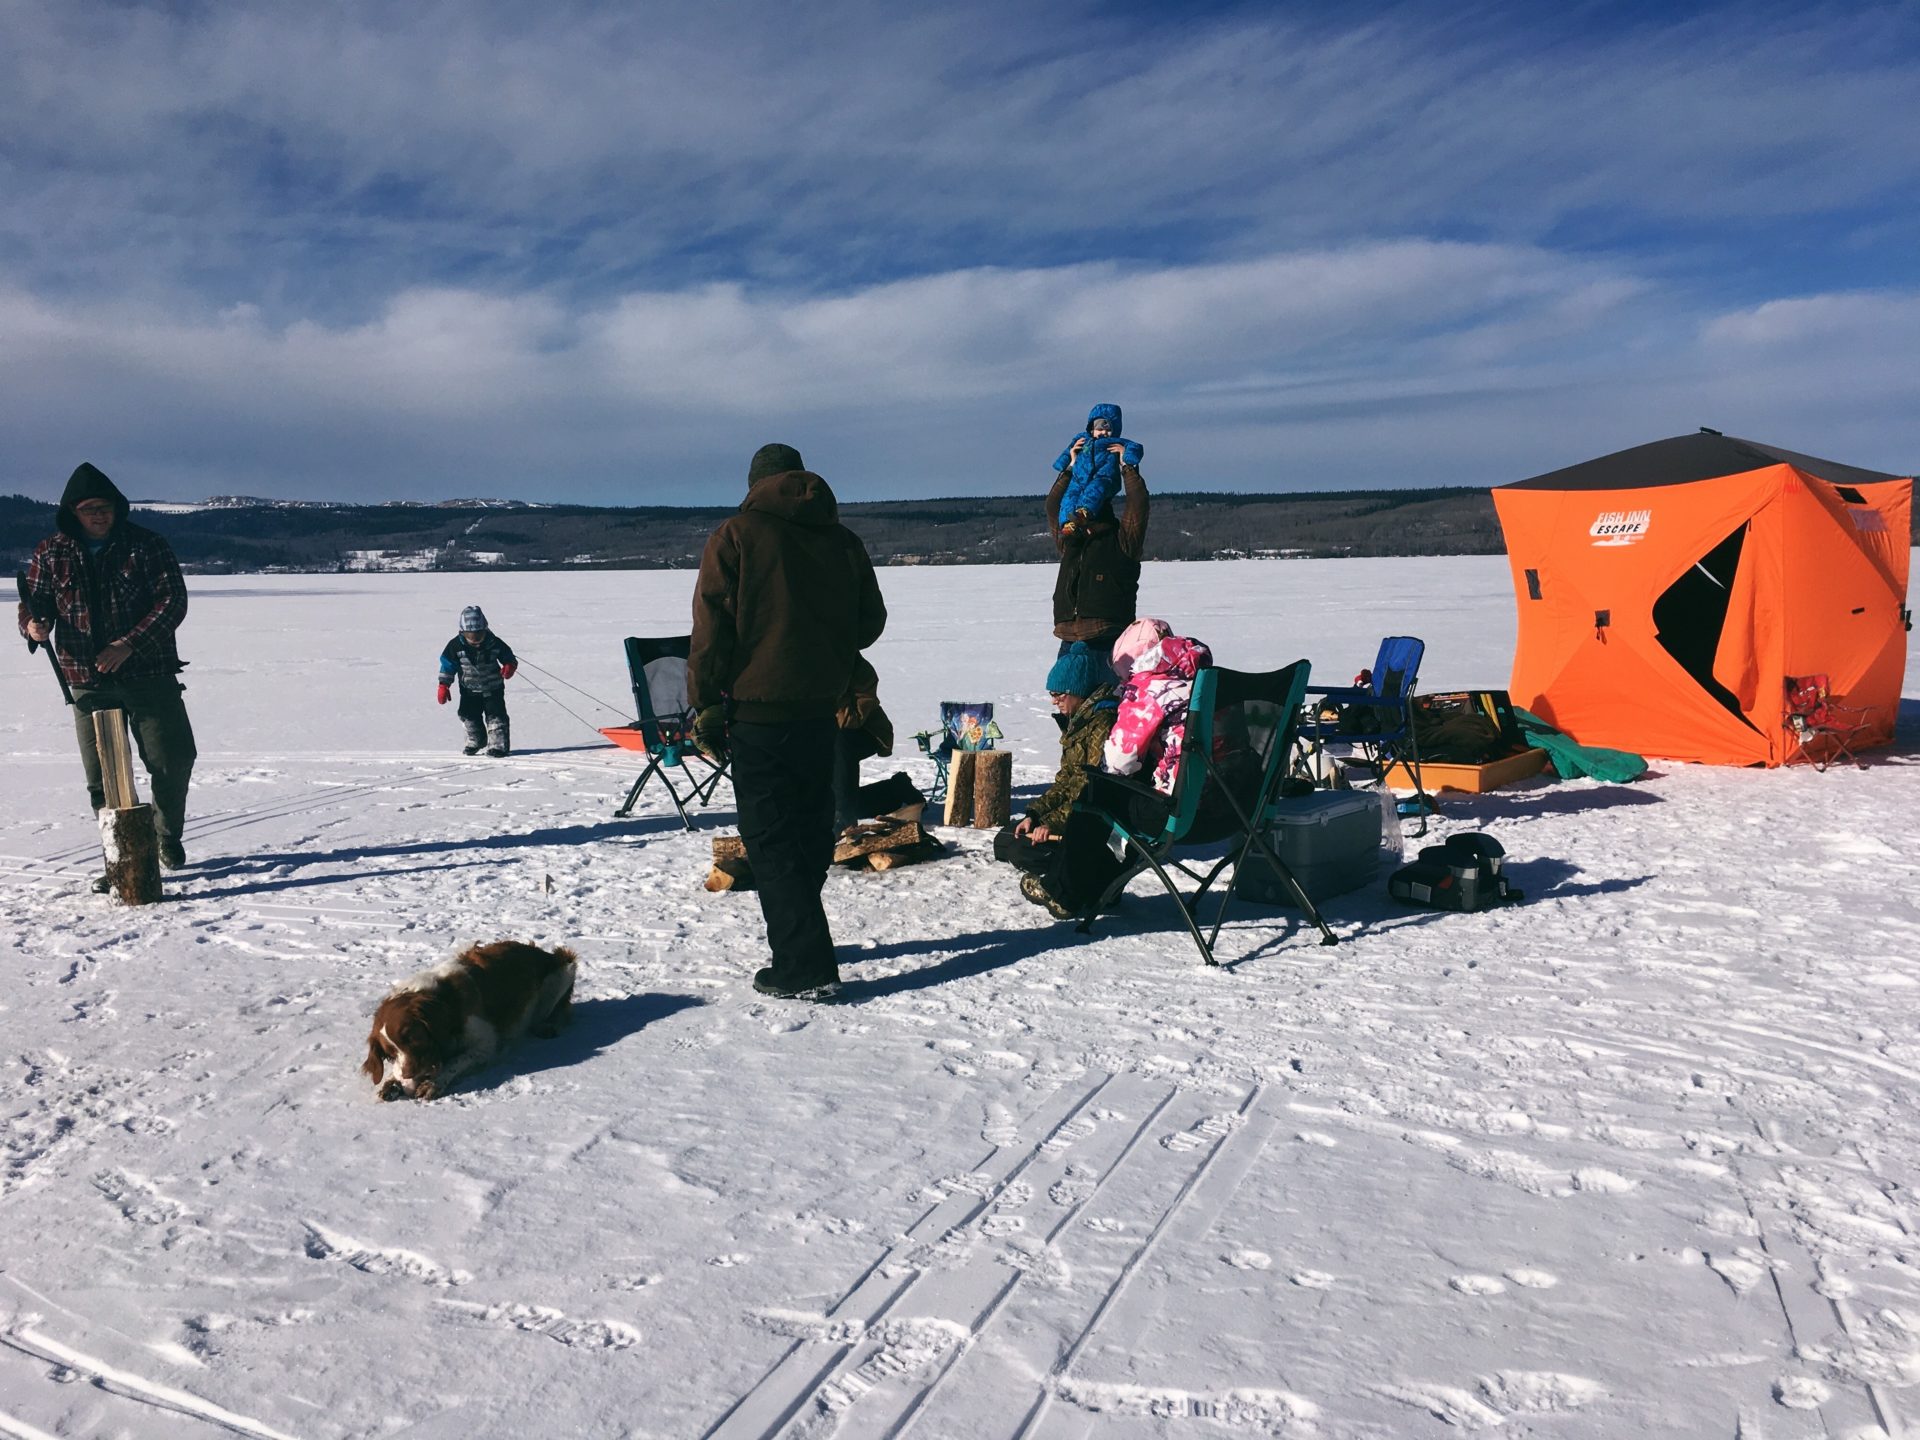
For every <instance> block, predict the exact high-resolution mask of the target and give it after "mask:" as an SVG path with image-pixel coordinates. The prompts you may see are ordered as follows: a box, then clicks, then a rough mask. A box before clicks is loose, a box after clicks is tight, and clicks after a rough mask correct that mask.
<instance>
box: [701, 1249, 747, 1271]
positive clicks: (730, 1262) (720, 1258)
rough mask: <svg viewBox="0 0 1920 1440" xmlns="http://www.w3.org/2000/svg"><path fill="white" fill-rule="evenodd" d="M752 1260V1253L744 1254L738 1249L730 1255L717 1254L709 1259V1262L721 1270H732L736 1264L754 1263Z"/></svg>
mask: <svg viewBox="0 0 1920 1440" xmlns="http://www.w3.org/2000/svg"><path fill="white" fill-rule="evenodd" d="M752 1260H753V1257H752V1256H751V1255H747V1254H743V1253H742V1252H740V1251H738V1250H736V1251H734V1252H733V1253H731V1254H729V1255H715V1256H713V1257H711V1258H710V1259H709V1260H708V1261H707V1264H709V1265H712V1266H715V1267H717V1268H718V1269H721V1270H731V1269H733V1268H734V1266H736V1265H747V1264H750V1263H752Z"/></svg>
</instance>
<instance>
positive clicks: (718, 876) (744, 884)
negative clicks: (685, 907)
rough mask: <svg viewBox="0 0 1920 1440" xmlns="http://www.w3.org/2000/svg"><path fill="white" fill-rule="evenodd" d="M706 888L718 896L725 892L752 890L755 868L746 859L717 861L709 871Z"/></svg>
mask: <svg viewBox="0 0 1920 1440" xmlns="http://www.w3.org/2000/svg"><path fill="white" fill-rule="evenodd" d="M706 888H707V889H708V890H709V891H711V892H712V893H714V894H716V895H717V894H719V893H720V892H722V891H725V890H751V889H753V867H752V866H750V865H748V864H747V862H746V859H745V858H744V857H742V858H739V859H728V860H716V861H714V862H713V866H712V868H711V869H709V870H708V871H707V879H706Z"/></svg>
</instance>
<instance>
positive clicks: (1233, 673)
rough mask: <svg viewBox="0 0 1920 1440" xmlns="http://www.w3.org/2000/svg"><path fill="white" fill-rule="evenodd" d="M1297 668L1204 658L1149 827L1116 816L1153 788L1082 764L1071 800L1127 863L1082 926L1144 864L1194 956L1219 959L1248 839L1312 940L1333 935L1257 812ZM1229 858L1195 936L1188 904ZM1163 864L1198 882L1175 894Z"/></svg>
mask: <svg viewBox="0 0 1920 1440" xmlns="http://www.w3.org/2000/svg"><path fill="white" fill-rule="evenodd" d="M1307 673H1308V665H1307V662H1306V661H1305V660H1296V661H1295V662H1294V663H1293V664H1291V665H1289V666H1287V667H1286V668H1285V669H1282V670H1269V671H1264V672H1247V671H1241V670H1226V669H1222V668H1219V667H1213V668H1210V669H1206V670H1202V671H1201V672H1200V673H1199V674H1198V675H1197V676H1195V677H1194V682H1193V694H1192V696H1191V698H1190V699H1189V700H1188V702H1187V731H1186V737H1185V741H1184V743H1183V744H1182V745H1181V747H1180V768H1179V770H1178V771H1177V772H1176V774H1175V776H1174V782H1173V810H1172V813H1171V814H1169V815H1168V817H1167V819H1166V822H1165V823H1164V824H1163V825H1162V826H1161V827H1160V829H1159V830H1158V831H1157V832H1155V833H1141V832H1140V831H1137V830H1136V829H1135V828H1134V827H1133V825H1132V824H1131V823H1130V822H1129V821H1128V819H1127V818H1126V817H1127V816H1128V814H1129V812H1130V811H1131V810H1132V808H1133V807H1132V805H1131V804H1130V803H1129V802H1130V801H1132V800H1133V799H1135V798H1136V797H1139V798H1145V797H1148V796H1154V795H1158V794H1159V792H1158V791H1156V790H1155V789H1154V788H1153V787H1152V786H1151V785H1145V784H1142V783H1140V782H1139V781H1136V780H1132V779H1128V778H1126V777H1124V776H1120V775H1113V774H1110V773H1108V772H1107V771H1104V770H1089V771H1088V772H1087V784H1086V788H1085V789H1084V790H1082V791H1081V792H1080V799H1079V800H1078V801H1077V802H1075V807H1076V809H1077V808H1080V807H1085V808H1087V809H1090V810H1092V811H1094V812H1095V813H1096V814H1098V815H1100V816H1101V817H1102V818H1103V819H1105V820H1107V821H1108V822H1109V823H1110V824H1111V825H1112V826H1113V835H1114V839H1115V840H1117V841H1119V842H1120V843H1121V844H1123V845H1125V847H1126V851H1127V854H1126V856H1125V857H1124V858H1126V859H1127V860H1128V862H1129V863H1128V864H1127V865H1126V867H1125V868H1124V869H1123V870H1122V871H1121V872H1120V874H1119V875H1118V876H1117V877H1116V878H1115V879H1114V881H1113V883H1112V884H1111V885H1109V886H1108V887H1107V889H1106V893H1105V894H1103V895H1101V896H1100V897H1099V898H1098V899H1097V900H1095V901H1094V902H1093V903H1092V904H1091V905H1089V906H1088V908H1087V910H1086V911H1085V912H1084V913H1083V914H1082V915H1081V917H1080V927H1079V928H1080V932H1081V933H1082V934H1086V933H1088V932H1089V931H1091V930H1092V928H1093V920H1094V916H1096V915H1097V914H1099V913H1100V912H1101V911H1102V910H1105V909H1107V908H1108V907H1109V906H1111V905H1112V904H1113V902H1114V901H1115V900H1117V899H1119V898H1120V893H1121V892H1122V891H1123V890H1125V889H1126V888H1127V885H1128V884H1129V883H1130V882H1131V881H1132V880H1133V879H1134V877H1136V876H1137V875H1139V874H1141V873H1142V872H1143V871H1146V870H1151V871H1153V873H1154V874H1155V875H1156V876H1158V877H1159V879H1160V883H1161V884H1162V885H1165V886H1166V887H1167V893H1168V894H1169V895H1171V896H1172V897H1173V903H1174V904H1175V905H1177V906H1178V907H1179V909H1180V918H1181V919H1182V920H1184V921H1185V922H1186V925H1187V933H1188V934H1189V935H1191V936H1192V937H1193V943H1194V944H1195V945H1197V946H1199V947H1200V957H1201V959H1203V960H1205V961H1206V962H1207V964H1209V965H1217V964H1219V963H1220V962H1219V961H1218V960H1216V959H1215V958H1214V953H1213V947H1214V943H1215V942H1216V941H1217V940H1218V939H1219V938H1220V927H1221V926H1222V925H1224V924H1225V923H1226V918H1227V904H1228V902H1229V901H1231V900H1232V899H1233V892H1234V890H1235V888H1236V887H1237V886H1238V884H1239V881H1240V867H1241V866H1242V865H1243V864H1245V863H1246V860H1247V858H1248V856H1250V855H1251V854H1252V853H1253V851H1254V848H1255V847H1256V846H1257V847H1258V848H1259V851H1260V854H1261V855H1262V856H1263V857H1264V858H1265V859H1266V861H1267V863H1268V864H1270V865H1272V866H1273V869H1274V873H1275V874H1277V875H1278V876H1279V877H1280V878H1281V881H1282V882H1283V883H1284V884H1285V885H1286V886H1287V887H1288V888H1289V889H1290V890H1291V891H1292V892H1293V895H1294V898H1295V899H1296V900H1297V901H1298V902H1299V905H1300V908H1301V910H1302V911H1304V912H1305V914H1306V916H1307V918H1308V919H1309V920H1311V921H1312V922H1313V923H1314V924H1315V925H1316V926H1318V927H1319V929H1320V937H1321V938H1320V943H1321V944H1322V945H1337V944H1338V943H1339V937H1338V936H1336V935H1335V934H1334V933H1333V931H1332V930H1331V929H1329V928H1328V926H1327V922H1326V921H1325V920H1324V919H1322V918H1321V916H1320V911H1319V908H1318V907H1317V906H1316V905H1315V904H1314V903H1313V901H1312V900H1311V899H1309V898H1308V896H1307V893H1306V891H1304V890H1303V889H1301V888H1300V883H1299V881H1297V880H1296V879H1294V877H1293V872H1292V871H1290V870H1289V869H1288V868H1287V866H1286V863H1285V862H1284V861H1282V860H1281V858H1280V857H1279V856H1278V855H1277V854H1275V853H1274V849H1273V846H1272V845H1271V844H1270V843H1269V842H1268V840H1267V837H1266V822H1267V815H1268V812H1269V811H1270V810H1271V808H1272V806H1273V803H1274V801H1275V799H1276V798H1278V796H1279V792H1280V781H1281V779H1282V778H1283V777H1284V775H1285V774H1286V769H1287V760H1288V757H1289V755H1290V754H1291V752H1292V750H1293V742H1294V739H1295V737H1296V736H1297V735H1298V733H1299V727H1300V702H1301V698H1302V696H1303V694H1304V693H1305V689H1306V683H1307ZM1223 847H1224V852H1225V853H1224V854H1218V855H1216V856H1214V857H1213V859H1212V864H1211V866H1210V867H1209V868H1208V869H1207V870H1206V871H1205V872H1204V873H1202V872H1201V871H1199V870H1196V869H1194V868H1193V866H1192V865H1190V864H1188V863H1187V861H1186V860H1184V859H1182V858H1181V853H1180V852H1182V851H1185V852H1187V853H1188V855H1189V856H1190V857H1191V858H1192V859H1193V861H1194V864H1205V863H1206V861H1207V858H1208V857H1206V856H1203V855H1199V854H1197V853H1196V852H1198V851H1201V850H1208V851H1219V850H1221V849H1222V848H1223ZM1229 866H1231V867H1232V870H1233V874H1232V875H1231V876H1230V877H1229V878H1228V881H1227V883H1226V885H1225V886H1224V887H1223V888H1222V890H1221V894H1220V910H1219V913H1218V914H1217V915H1216V916H1215V917H1214V922H1213V929H1212V930H1211V931H1209V932H1208V933H1206V934H1204V935H1203V934H1202V933H1201V931H1200V922H1199V920H1198V919H1197V918H1196V913H1197V911H1198V910H1199V907H1200V904H1201V902H1202V901H1203V900H1204V899H1205V898H1206V895H1207V892H1208V891H1209V890H1211V889H1212V888H1213V885H1214V882H1215V881H1216V880H1218V879H1219V878H1220V876H1221V875H1222V874H1223V873H1224V872H1225V871H1226V870H1227V869H1228V867H1229ZM1170 869H1171V870H1178V871H1179V872H1180V873H1181V874H1182V875H1184V876H1186V877H1187V878H1188V879H1189V880H1195V881H1198V882H1199V888H1198V889H1196V890H1194V891H1193V892H1192V893H1191V894H1188V893H1184V892H1183V891H1182V890H1181V889H1180V886H1179V885H1178V884H1177V883H1176V882H1175V880H1174V878H1173V876H1172V875H1170V874H1169V873H1168V871H1169V870H1170Z"/></svg>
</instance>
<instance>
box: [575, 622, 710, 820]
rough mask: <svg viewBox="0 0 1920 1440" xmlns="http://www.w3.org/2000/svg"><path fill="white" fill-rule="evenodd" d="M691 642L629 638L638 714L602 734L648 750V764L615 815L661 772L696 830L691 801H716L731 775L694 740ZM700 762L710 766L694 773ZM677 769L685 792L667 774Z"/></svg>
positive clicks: (619, 815)
mask: <svg viewBox="0 0 1920 1440" xmlns="http://www.w3.org/2000/svg"><path fill="white" fill-rule="evenodd" d="M692 644H693V637H692V636H691V635H667V636H661V637H657V638H654V639H643V638H641V637H639V636H635V635H629V636H628V637H627V639H626V647H627V678H628V679H629V680H630V681H631V682H632V684H633V706H634V710H635V712H636V718H635V720H634V722H633V723H632V724H631V725H614V726H603V727H601V730H600V733H601V734H602V735H604V736H606V737H607V738H608V739H609V740H611V741H613V743H614V744H616V745H618V746H620V747H621V748H622V749H624V750H636V751H641V752H643V753H644V754H645V755H646V757H647V768H646V769H645V770H642V771H641V772H640V778H639V779H638V780H636V781H634V782H633V788H632V789H631V790H629V791H627V799H626V803H625V804H623V805H622V806H621V807H620V808H619V809H618V810H616V811H614V812H613V813H614V816H615V817H616V818H619V819H624V818H625V817H626V816H628V815H630V814H632V813H633V802H634V801H636V800H638V799H639V798H640V792H641V791H642V790H644V789H645V788H646V784H647V782H648V781H649V780H651V779H652V778H653V777H654V776H656V775H658V776H659V777H660V783H661V784H662V785H665V786H666V787H667V794H668V795H670V796H672V797H673V808H674V809H675V810H678V811H679V812H680V823H681V824H682V825H685V826H686V827H687V829H689V830H691V829H693V819H692V817H691V816H689V815H688V814H687V802H688V801H693V802H696V803H698V804H701V805H708V804H711V803H712V802H713V792H714V791H715V790H717V789H719V788H720V782H721V781H722V780H724V779H727V778H728V776H727V767H726V766H725V765H716V764H714V763H713V761H711V760H709V759H708V758H707V757H706V756H705V755H702V754H701V753H700V751H699V749H698V748H697V747H695V745H694V743H693V707H692V706H691V705H690V704H689V703H688V700H687V655H688V653H689V652H690V651H691V649H692ZM696 762H697V763H698V764H701V765H704V766H706V767H707V773H706V774H705V775H697V774H695V773H694V771H693V768H692V766H693V764H694V763H696ZM673 770H678V771H679V772H680V775H681V778H682V779H683V780H685V781H686V783H687V786H688V789H687V791H686V792H685V793H684V794H682V792H681V791H680V790H679V789H678V788H677V787H676V786H675V785H674V783H673V776H672V775H671V774H670V773H668V772H670V771H673Z"/></svg>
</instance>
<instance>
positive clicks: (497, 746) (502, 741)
mask: <svg viewBox="0 0 1920 1440" xmlns="http://www.w3.org/2000/svg"><path fill="white" fill-rule="evenodd" d="M512 749H513V742H512V731H511V727H509V725H508V724H507V717H506V716H504V715H501V716H499V717H497V718H496V717H495V716H492V715H489V716H488V717H487V754H489V755H491V756H492V757H493V758H494V759H496V760H498V759H499V758H500V757H501V756H502V755H505V754H508V753H509V752H510V751H512Z"/></svg>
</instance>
